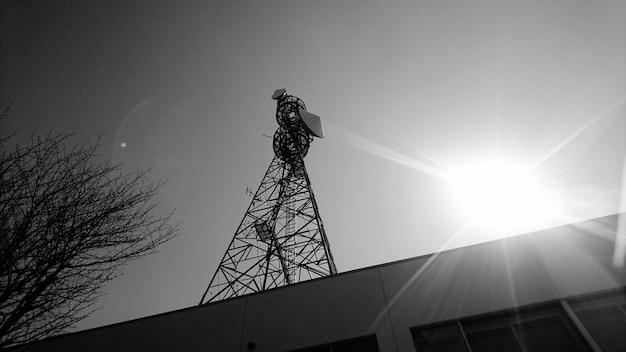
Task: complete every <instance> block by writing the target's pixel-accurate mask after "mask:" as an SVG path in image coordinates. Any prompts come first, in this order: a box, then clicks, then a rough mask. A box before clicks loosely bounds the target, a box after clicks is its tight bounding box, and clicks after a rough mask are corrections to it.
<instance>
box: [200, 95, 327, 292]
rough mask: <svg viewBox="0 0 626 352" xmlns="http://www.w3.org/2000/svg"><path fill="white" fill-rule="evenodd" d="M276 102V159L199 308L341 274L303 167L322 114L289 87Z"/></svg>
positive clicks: (319, 132) (318, 134) (320, 132)
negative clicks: (311, 108)
mask: <svg viewBox="0 0 626 352" xmlns="http://www.w3.org/2000/svg"><path fill="white" fill-rule="evenodd" d="M272 99H274V100H276V101H277V108H276V121H277V122H278V126H279V127H278V129H277V130H276V133H274V137H273V148H274V159H273V160H272V162H271V163H270V166H269V168H268V169H267V171H266V172H265V176H264V177H263V180H262V181H261V185H260V186H259V188H258V189H257V191H256V192H255V193H254V196H253V197H252V201H251V202H250V206H249V207H248V210H247V211H246V214H245V215H244V217H243V219H242V220H241V223H240V224H239V227H238V228H237V231H236V232H235V236H234V237H233V239H232V241H231V242H230V245H229V247H228V250H227V251H226V253H225V254H224V257H223V258H222V261H221V262H220V265H219V267H218V269H217V271H216V272H215V274H214V275H213V278H212V279H211V282H210V284H209V287H208V288H207V289H206V291H205V292H204V294H203V295H202V299H201V300H200V304H205V303H209V302H215V301H218V300H222V299H226V298H231V297H237V296H243V295H246V294H249V293H253V292H259V291H264V290H267V289H271V288H274V287H280V286H285V285H289V284H292V283H296V282H300V281H306V280H310V279H314V278H318V277H323V276H328V275H333V274H336V273H337V268H336V267H335V262H334V260H333V256H332V254H331V252H330V245H329V243H328V238H327V237H326V232H325V231H324V225H323V223H322V219H321V218H320V214H319V210H318V208H317V203H316V202H315V197H314V196H313V190H312V189H311V182H310V180H309V176H308V174H307V171H306V167H305V166H304V157H305V156H306V154H307V152H308V150H309V147H310V145H311V142H312V141H313V137H318V138H323V137H324V128H323V126H322V123H321V120H320V118H319V116H317V115H314V114H311V113H309V112H307V111H306V106H305V105H304V102H303V101H302V100H301V99H299V98H297V97H294V96H292V95H288V94H287V93H286V91H285V89H278V90H276V91H275V92H274V94H273V95H272Z"/></svg>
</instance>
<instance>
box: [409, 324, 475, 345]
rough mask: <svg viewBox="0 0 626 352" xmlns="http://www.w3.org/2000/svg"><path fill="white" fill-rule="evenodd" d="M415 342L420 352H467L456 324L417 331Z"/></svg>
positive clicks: (414, 335)
mask: <svg viewBox="0 0 626 352" xmlns="http://www.w3.org/2000/svg"><path fill="white" fill-rule="evenodd" d="M413 342H414V343H415V349H417V351H418V352H457V351H458V352H467V348H466V347H465V342H464V341H463V336H462V335H461V331H460V330H459V327H458V326H457V324H456V323H455V324H449V325H443V326H437V327H432V328H426V329H420V330H415V331H413Z"/></svg>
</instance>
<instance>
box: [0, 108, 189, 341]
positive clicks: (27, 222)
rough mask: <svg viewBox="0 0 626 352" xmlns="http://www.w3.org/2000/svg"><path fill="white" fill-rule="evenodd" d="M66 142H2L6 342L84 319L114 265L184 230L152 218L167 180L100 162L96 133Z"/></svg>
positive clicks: (0, 283) (0, 257)
mask: <svg viewBox="0 0 626 352" xmlns="http://www.w3.org/2000/svg"><path fill="white" fill-rule="evenodd" d="M5 112H6V111H5ZM69 139H70V135H65V134H62V135H52V134H47V135H46V136H44V137H42V138H38V137H33V138H31V141H30V143H28V144H27V145H23V146H17V147H15V148H12V149H11V150H5V148H4V144H6V140H2V141H0V232H1V233H0V349H1V348H2V347H6V346H9V345H13V344H16V343H24V342H28V341H33V340H36V339H41V338H44V337H48V336H51V335H55V334H58V333H60V332H62V331H64V330H65V329H67V328H68V327H71V326H72V325H74V324H75V323H76V322H78V321H80V320H81V319H84V318H85V317H87V316H88V315H89V314H90V313H91V312H93V310H94V309H93V305H94V303H95V302H96V301H97V299H98V297H100V295H101V294H102V293H101V288H102V286H103V284H104V283H106V282H108V281H110V280H112V279H113V278H114V277H115V276H116V269H118V268H119V267H120V266H121V265H123V264H125V263H127V262H128V261H129V260H132V259H137V258H139V257H143V256H145V255H147V254H150V253H153V252H154V251H155V249H156V248H157V247H158V246H159V245H161V244H163V243H164V242H166V241H168V240H170V239H172V238H173V237H174V236H176V235H177V233H178V225H172V224H171V219H170V218H171V213H170V215H168V216H164V217H154V216H153V215H152V213H153V210H154V208H155V206H156V205H155V204H154V203H153V202H152V201H151V199H152V198H153V196H155V194H156V193H157V191H158V189H159V188H160V187H161V185H162V183H150V182H148V181H147V180H146V175H147V172H146V171H138V172H134V173H130V174H127V173H122V172H121V171H120V168H119V166H116V165H114V164H112V163H111V162H110V161H109V162H98V161H97V160H96V159H97V154H96V152H97V149H98V148H99V147H100V145H101V144H100V140H98V142H97V143H94V144H89V143H87V144H78V145H74V146H72V147H67V145H68V144H69V143H68V142H69Z"/></svg>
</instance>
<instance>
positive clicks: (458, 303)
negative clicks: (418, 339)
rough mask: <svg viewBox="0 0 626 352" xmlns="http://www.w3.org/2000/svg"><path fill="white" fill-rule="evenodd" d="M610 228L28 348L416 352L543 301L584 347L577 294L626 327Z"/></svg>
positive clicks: (539, 236) (575, 230) (530, 238)
mask: <svg viewBox="0 0 626 352" xmlns="http://www.w3.org/2000/svg"><path fill="white" fill-rule="evenodd" d="M616 223H617V216H615V215H614V216H609V217H604V218H599V219H594V220H589V221H586V222H583V223H579V224H575V225H568V226H563V227H559V228H554V229H549V230H544V231H540V232H536V233H532V234H527V235H521V236H516V237H512V238H508V239H503V240H498V241H494V242H489V243H484V244H480V245H475V246H470V247H465V248H460V249H455V250H450V251H446V252H441V253H438V254H433V255H428V256H422V257H418V258H412V259H408V260H403V261H399V262H394V263H390V264H385V265H380V266H376V267H371V268H366V269H362V270H356V271H352V272H347V273H343V274H339V275H336V276H333V277H327V278H323V279H318V280H313V281H309V282H304V283H299V284H295V285H292V286H289V287H283V288H279V289H275V290H271V291H267V292H263V293H258V294H252V295H248V296H244V297H239V298H234V299H230V300H226V301H222V302H216V303H212V304H209V305H205V306H201V307H192V308H188V309H184V310H180V311H175V312H171V313H166V314H161V315H157V316H153V317H147V318H143V319H139V320H134V321H130V322H126V323H121V324H115V325H111V326H106V327H102V328H97V329H92V330H88V331H83V332H77V333H73V334H68V335H64V336H60V337H56V338H52V339H49V340H47V341H43V342H41V343H38V344H33V345H30V346H28V347H29V349H28V351H85V350H89V351H137V350H149V351H249V350H254V351H290V350H296V349H301V348H305V347H308V346H319V345H324V344H328V343H332V342H335V341H342V340H348V339H352V338H358V337H362V336H368V335H375V337H376V340H377V343H378V347H379V350H380V351H410V352H413V351H415V347H414V341H413V337H412V331H415V328H418V327H421V326H430V325H432V324H437V323H443V322H455V321H461V320H463V319H466V318H468V317H475V316H484V315H488V314H491V313H493V312H505V311H507V310H511V309H514V308H518V307H530V306H536V305H540V304H542V303H545V302H552V303H554V304H553V306H556V307H557V308H555V309H559V310H562V309H565V310H567V312H565V311H564V312H563V313H562V314H565V315H566V313H572V312H573V313H572V314H573V320H572V324H573V326H575V327H576V328H577V329H582V330H583V331H582V333H581V334H582V335H581V336H582V337H583V338H585V337H586V338H587V339H589V334H590V333H589V332H588V331H586V329H585V328H584V326H585V325H584V324H583V323H581V320H580V319H578V318H577V317H576V314H578V313H576V312H574V311H576V310H578V311H580V312H582V311H583V310H584V309H587V308H588V307H589V306H590V304H591V305H593V304H592V303H589V302H591V301H589V300H587V301H585V299H584V298H578V297H584V296H585V295H589V294H593V293H598V292H617V293H618V295H617V297H618V298H610V299H614V300H615V299H617V300H618V301H616V302H617V303H615V304H614V306H615V307H618V308H616V309H618V310H617V311H613V312H617V313H616V314H617V315H615V317H616V318H615V319H617V320H616V321H617V323H614V324H605V325H597V324H596V323H593V324H596V325H594V327H593V328H591V329H592V330H593V329H621V328H620V326H621V325H619V324H622V323H624V324H626V311H624V320H623V322H622V320H620V319H621V318H620V316H619V314H620V313H619V309H622V308H619V307H621V303H620V302H621V301H619V299H620V298H619V297H621V296H626V295H625V293H626V289H625V287H626V270H625V269H624V268H623V267H621V268H620V267H615V266H613V265H612V264H611V260H612V255H613V249H614V248H613V246H614V243H615V233H616ZM611 297H612V296H611ZM603 299H605V300H607V299H609V298H603ZM581 302H582V303H581ZM585 307H587V308H585ZM602 309H604V308H602ZM598 312H600V310H598ZM584 314H587V316H589V317H590V318H587V317H586V316H584ZM590 314H591V313H580V315H581V317H585V319H586V320H584V321H585V324H587V321H589V322H592V321H595V320H593V319H596V320H597V318H595V316H592V315H590ZM612 319H613V318H612ZM459 324H461V323H459ZM589 324H592V323H588V325H589ZM589 326H590V327H591V326H592V325H589ZM598 326H605V328H598ZM412 329H413V330H412ZM624 331H626V330H624ZM591 339H593V338H591ZM618 343H619V341H618ZM590 347H591V348H596V349H598V344H596V343H595V342H593V341H591V342H590Z"/></svg>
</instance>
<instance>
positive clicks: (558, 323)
mask: <svg viewBox="0 0 626 352" xmlns="http://www.w3.org/2000/svg"><path fill="white" fill-rule="evenodd" d="M515 328H516V330H517V332H518V334H519V336H520V339H521V340H522V343H523V344H524V347H525V349H526V351H528V352H543V351H546V352H560V351H563V352H570V351H587V350H588V349H587V348H586V347H585V346H583V345H581V344H580V343H579V342H578V340H577V339H576V338H575V337H574V335H573V334H572V332H571V331H570V330H569V329H568V328H567V327H566V326H565V324H564V323H563V321H562V320H561V318H559V317H557V316H552V317H547V318H542V319H537V320H532V321H527V322H523V323H519V324H515ZM581 342H582V341H581Z"/></svg>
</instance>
